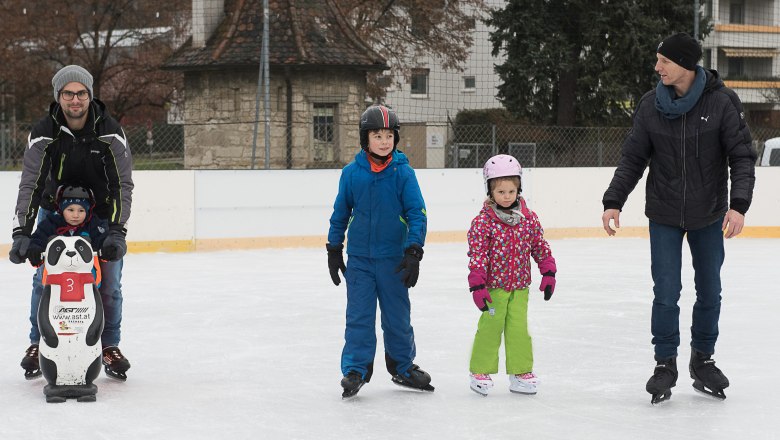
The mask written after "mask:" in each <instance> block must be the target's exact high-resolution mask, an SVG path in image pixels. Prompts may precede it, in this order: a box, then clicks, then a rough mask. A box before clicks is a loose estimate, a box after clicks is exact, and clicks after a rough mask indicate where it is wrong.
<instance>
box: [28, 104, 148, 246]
mask: <svg viewBox="0 0 780 440" xmlns="http://www.w3.org/2000/svg"><path fill="white" fill-rule="evenodd" d="M78 134H79V136H78V137H76V135H75V134H74V133H73V132H72V131H71V130H70V129H68V127H67V125H66V124H65V116H64V115H63V113H62V108H61V106H60V105H59V104H57V103H52V104H51V106H50V108H49V115H48V116H46V117H45V118H43V119H41V120H40V121H39V122H38V123H37V124H36V125H35V127H33V129H32V132H30V137H29V138H28V145H27V150H25V152H24V168H23V170H22V177H21V182H20V183H19V195H18V198H17V201H16V216H15V218H14V225H13V226H14V234H17V233H24V234H27V235H29V234H30V233H32V229H33V226H34V225H35V220H36V215H37V213H38V207H39V206H42V207H43V208H45V209H48V210H50V211H56V210H57V208H56V206H55V203H54V198H55V195H56V191H57V187H58V186H59V185H61V184H70V185H80V186H85V187H88V188H90V189H92V191H93V192H94V194H95V215H97V216H99V217H100V218H103V219H107V220H108V223H109V225H110V227H111V228H112V229H114V228H117V227H118V228H122V230H124V225H125V223H126V222H127V219H128V218H129V217H130V205H131V203H132V193H133V179H132V169H133V159H132V156H131V154H130V146H129V145H128V144H127V136H125V132H124V130H122V127H121V126H120V125H119V123H118V122H117V121H116V120H115V119H114V118H112V117H111V116H109V115H108V112H106V106H105V104H103V103H102V102H101V101H99V100H97V99H93V100H92V102H90V105H89V116H88V119H87V123H86V124H85V125H84V129H83V130H81V131H80V132H79V133H78Z"/></svg>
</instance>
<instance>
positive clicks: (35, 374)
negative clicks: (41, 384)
mask: <svg viewBox="0 0 780 440" xmlns="http://www.w3.org/2000/svg"><path fill="white" fill-rule="evenodd" d="M41 376H43V373H42V372H41V370H40V369H38V370H30V371H25V372H24V378H25V379H27V380H35V379H37V378H39V377H41Z"/></svg>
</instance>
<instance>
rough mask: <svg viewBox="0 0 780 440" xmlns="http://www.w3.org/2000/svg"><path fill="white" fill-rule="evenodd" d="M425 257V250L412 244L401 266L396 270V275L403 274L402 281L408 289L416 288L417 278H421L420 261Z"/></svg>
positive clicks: (407, 249) (405, 253)
mask: <svg viewBox="0 0 780 440" xmlns="http://www.w3.org/2000/svg"><path fill="white" fill-rule="evenodd" d="M422 257H423V249H422V247H421V246H420V245H418V244H412V245H410V246H409V247H408V248H406V251H405V252H404V258H403V260H401V264H399V265H398V268H396V269H395V272H396V273H399V272H400V273H401V281H403V283H404V286H406V287H407V288H409V287H414V286H415V284H417V277H419V276H420V260H422Z"/></svg>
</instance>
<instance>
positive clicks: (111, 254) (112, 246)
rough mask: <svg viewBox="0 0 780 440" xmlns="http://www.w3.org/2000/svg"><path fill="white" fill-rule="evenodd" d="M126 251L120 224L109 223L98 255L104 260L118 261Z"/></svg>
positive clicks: (123, 233) (122, 229)
mask: <svg viewBox="0 0 780 440" xmlns="http://www.w3.org/2000/svg"><path fill="white" fill-rule="evenodd" d="M126 253H127V242H126V241H125V230H124V228H123V227H122V226H119V225H117V226H114V225H111V226H110V227H109V231H108V235H107V236H106V239H105V240H103V246H102V247H101V249H100V251H99V252H98V256H99V257H100V259H102V260H106V261H118V260H121V259H122V257H124V256H125V254H126Z"/></svg>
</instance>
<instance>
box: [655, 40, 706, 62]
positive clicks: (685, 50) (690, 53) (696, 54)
mask: <svg viewBox="0 0 780 440" xmlns="http://www.w3.org/2000/svg"><path fill="white" fill-rule="evenodd" d="M656 52H658V53H660V54H661V55H663V56H665V57H666V58H669V59H670V60H672V61H673V62H674V63H676V64H678V65H680V66H682V67H684V68H685V69H687V70H696V63H698V62H699V59H701V46H700V45H699V42H698V41H696V40H695V39H694V38H693V37H691V36H690V35H688V34H686V33H683V32H681V33H679V34H674V35H672V36H671V37H667V38H666V39H665V40H664V41H662V42H661V44H659V45H658V49H656Z"/></svg>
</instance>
